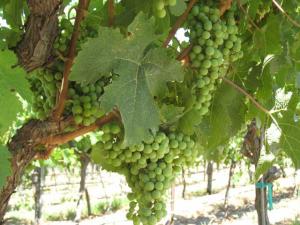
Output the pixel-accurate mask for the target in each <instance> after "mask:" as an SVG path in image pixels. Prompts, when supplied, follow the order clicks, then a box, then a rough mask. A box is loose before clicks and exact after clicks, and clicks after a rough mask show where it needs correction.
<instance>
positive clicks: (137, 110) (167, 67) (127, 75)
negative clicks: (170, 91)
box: [101, 49, 183, 145]
mask: <svg viewBox="0 0 300 225" xmlns="http://www.w3.org/2000/svg"><path fill="white" fill-rule="evenodd" d="M118 64H119V65H118V67H116V68H115V70H114V71H115V72H116V73H117V74H120V77H119V78H118V79H117V80H115V81H114V82H113V83H112V84H111V85H109V86H108V87H107V88H105V92H104V94H103V96H102V98H101V101H102V106H103V107H104V109H105V110H107V111H110V110H112V109H113V108H114V107H115V106H117V107H118V108H119V110H120V112H121V116H122V120H123V123H124V127H125V138H124V141H125V143H126V144H128V145H132V144H136V143H139V142H140V141H142V140H144V139H145V138H146V137H147V136H148V135H149V131H150V130H151V129H152V130H155V129H157V128H158V126H159V124H160V120H159V109H158V108H157V106H156V103H155V102H154V99H153V96H159V95H160V94H162V93H163V92H164V91H165V90H166V82H167V81H170V80H180V79H182V74H183V73H182V72H181V68H180V64H179V63H178V62H176V61H175V60H170V59H169V58H168V57H167V54H166V52H165V50H164V49H154V50H150V51H149V52H148V54H147V55H146V56H145V58H143V59H141V61H140V62H131V63H128V62H127V61H124V60H121V61H120V62H119V63H118Z"/></svg>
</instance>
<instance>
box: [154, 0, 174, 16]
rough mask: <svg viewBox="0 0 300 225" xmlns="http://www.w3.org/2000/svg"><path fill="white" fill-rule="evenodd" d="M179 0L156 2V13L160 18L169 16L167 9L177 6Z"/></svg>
mask: <svg viewBox="0 0 300 225" xmlns="http://www.w3.org/2000/svg"><path fill="white" fill-rule="evenodd" d="M176 1H177V0H155V1H154V6H153V7H154V13H155V15H156V16H157V17H159V18H164V17H165V16H166V14H167V11H166V7H167V6H174V5H176Z"/></svg>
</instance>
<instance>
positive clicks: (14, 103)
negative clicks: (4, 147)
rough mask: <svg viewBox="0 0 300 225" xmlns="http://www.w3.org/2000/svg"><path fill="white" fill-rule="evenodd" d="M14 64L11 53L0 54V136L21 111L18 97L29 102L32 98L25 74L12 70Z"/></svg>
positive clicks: (17, 69) (14, 59)
mask: <svg viewBox="0 0 300 225" xmlns="http://www.w3.org/2000/svg"><path fill="white" fill-rule="evenodd" d="M16 62H17V60H16V57H15V55H14V53H13V52H11V51H2V52H0V65H1V67H0V102H1V110H0V134H2V133H3V132H5V131H7V129H8V127H9V126H10V125H11V123H12V122H13V121H14V120H15V119H16V115H17V113H18V112H21V111H22V105H21V102H20V98H19V97H18V95H20V96H21V97H22V98H23V99H25V100H27V101H29V102H30V101H31V98H32V95H31V91H30V88H29V84H28V82H27V80H26V78H25V75H26V74H25V72H24V71H23V70H22V69H20V68H12V66H13V65H15V64H16Z"/></svg>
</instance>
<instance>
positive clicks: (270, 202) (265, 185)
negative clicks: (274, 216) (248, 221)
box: [255, 182, 273, 210]
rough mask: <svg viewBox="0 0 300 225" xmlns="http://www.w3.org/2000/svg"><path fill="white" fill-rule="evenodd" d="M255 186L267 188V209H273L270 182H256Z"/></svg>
mask: <svg viewBox="0 0 300 225" xmlns="http://www.w3.org/2000/svg"><path fill="white" fill-rule="evenodd" d="M255 187H256V188H268V197H267V199H268V206H269V210H272V209H273V184H272V183H265V182H257V183H256V184H255Z"/></svg>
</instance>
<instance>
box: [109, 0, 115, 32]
mask: <svg viewBox="0 0 300 225" xmlns="http://www.w3.org/2000/svg"><path fill="white" fill-rule="evenodd" d="M114 20H115V1H114V0H108V25H109V26H110V27H112V26H113V24H114Z"/></svg>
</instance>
